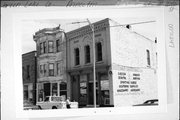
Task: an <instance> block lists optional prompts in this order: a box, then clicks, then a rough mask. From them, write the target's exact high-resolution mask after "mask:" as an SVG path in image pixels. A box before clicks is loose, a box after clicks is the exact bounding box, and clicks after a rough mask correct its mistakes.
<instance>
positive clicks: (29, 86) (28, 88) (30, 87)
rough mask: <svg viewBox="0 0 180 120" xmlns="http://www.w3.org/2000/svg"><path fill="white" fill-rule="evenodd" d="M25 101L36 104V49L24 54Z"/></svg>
mask: <svg viewBox="0 0 180 120" xmlns="http://www.w3.org/2000/svg"><path fill="white" fill-rule="evenodd" d="M22 73H23V93H24V102H28V103H31V104H36V79H37V75H36V51H32V52H28V53H25V54H23V55H22Z"/></svg>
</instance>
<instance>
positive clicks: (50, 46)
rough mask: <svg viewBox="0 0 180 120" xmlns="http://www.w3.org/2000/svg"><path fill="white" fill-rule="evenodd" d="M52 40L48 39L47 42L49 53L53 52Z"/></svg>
mask: <svg viewBox="0 0 180 120" xmlns="http://www.w3.org/2000/svg"><path fill="white" fill-rule="evenodd" d="M53 46H54V45H53V41H49V42H48V52H49V53H52V52H53Z"/></svg>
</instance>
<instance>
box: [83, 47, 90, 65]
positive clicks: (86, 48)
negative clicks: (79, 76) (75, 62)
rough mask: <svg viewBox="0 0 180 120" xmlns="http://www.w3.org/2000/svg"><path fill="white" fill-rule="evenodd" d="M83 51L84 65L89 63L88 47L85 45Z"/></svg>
mask: <svg viewBox="0 0 180 120" xmlns="http://www.w3.org/2000/svg"><path fill="white" fill-rule="evenodd" d="M84 51H85V63H90V61H91V60H90V46H89V45H86V46H85V47H84Z"/></svg>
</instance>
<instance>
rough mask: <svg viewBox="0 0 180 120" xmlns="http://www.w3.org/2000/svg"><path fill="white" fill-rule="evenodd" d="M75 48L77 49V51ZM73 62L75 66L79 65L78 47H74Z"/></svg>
mask: <svg viewBox="0 0 180 120" xmlns="http://www.w3.org/2000/svg"><path fill="white" fill-rule="evenodd" d="M77 50H78V52H77ZM77 53H78V55H77ZM74 63H75V66H77V65H80V51H79V48H75V49H74Z"/></svg>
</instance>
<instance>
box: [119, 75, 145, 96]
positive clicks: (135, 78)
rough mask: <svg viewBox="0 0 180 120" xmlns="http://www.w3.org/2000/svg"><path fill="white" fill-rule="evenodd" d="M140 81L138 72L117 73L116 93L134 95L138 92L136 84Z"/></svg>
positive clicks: (138, 88)
mask: <svg viewBox="0 0 180 120" xmlns="http://www.w3.org/2000/svg"><path fill="white" fill-rule="evenodd" d="M140 80H141V74H140V73H139V72H130V71H118V72H117V88H116V93H117V94H118V93H120V94H122V93H128V94H131V93H134V92H140V91H141V89H140V87H139V84H138V82H139V81H140Z"/></svg>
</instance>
